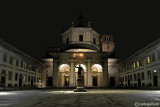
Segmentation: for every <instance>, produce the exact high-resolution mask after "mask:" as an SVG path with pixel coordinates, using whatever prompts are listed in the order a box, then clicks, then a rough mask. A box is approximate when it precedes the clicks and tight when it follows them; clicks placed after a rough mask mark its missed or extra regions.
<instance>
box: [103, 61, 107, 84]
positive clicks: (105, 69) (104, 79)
mask: <svg viewBox="0 0 160 107" xmlns="http://www.w3.org/2000/svg"><path fill="white" fill-rule="evenodd" d="M103 86H104V87H108V66H107V61H104V66H103Z"/></svg>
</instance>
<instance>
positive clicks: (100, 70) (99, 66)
mask: <svg viewBox="0 0 160 107" xmlns="http://www.w3.org/2000/svg"><path fill="white" fill-rule="evenodd" d="M91 69H92V70H93V71H95V70H96V71H98V72H102V66H101V65H100V64H94V65H93V66H92V68H91Z"/></svg>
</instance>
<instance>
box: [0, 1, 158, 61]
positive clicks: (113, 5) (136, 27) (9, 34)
mask: <svg viewBox="0 0 160 107" xmlns="http://www.w3.org/2000/svg"><path fill="white" fill-rule="evenodd" d="M104 1H107V0H104ZM80 11H81V12H82V14H83V16H84V17H85V20H90V21H91V26H92V28H93V29H94V30H96V31H97V32H98V33H100V34H105V33H114V38H115V43H116V56H117V57H119V58H123V57H127V56H129V55H131V54H133V53H134V52H136V51H137V50H139V49H141V48H143V47H144V46H146V45H147V44H149V43H151V42H152V41H154V40H156V39H157V38H158V37H159V36H160V16H159V14H160V6H159V3H156V2H146V1H145V2H131V1H130V2H115V1H114V2H103V0H99V2H94V1H93V0H90V1H85V0H84V1H83V0H81V1H79V2H78V0H73V1H70V0H63V1H62V0H59V2H9V1H8V2H7V3H2V2H0V18H1V19H0V38H1V39H3V40H5V41H7V42H8V43H10V44H12V45H13V46H15V47H17V48H18V49H20V50H22V51H23V52H25V53H27V54H28V55H30V56H32V57H34V58H36V59H40V58H42V57H44V56H45V52H44V50H45V47H52V46H53V47H58V46H60V45H61V38H60V37H61V36H60V34H61V33H62V31H63V30H67V29H68V28H70V26H71V22H72V20H75V21H76V19H77V16H78V15H79V12H80Z"/></svg>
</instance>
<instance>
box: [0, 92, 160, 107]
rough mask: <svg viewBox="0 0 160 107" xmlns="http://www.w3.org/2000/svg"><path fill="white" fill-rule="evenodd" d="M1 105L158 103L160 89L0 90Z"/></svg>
mask: <svg viewBox="0 0 160 107" xmlns="http://www.w3.org/2000/svg"><path fill="white" fill-rule="evenodd" d="M0 107H160V90H129V89H123V90H122V89H121V90H120V89H115V90H114V89H87V92H73V90H72V89H55V90H46V91H42V90H26V91H24V90H23V91H1V92H0Z"/></svg>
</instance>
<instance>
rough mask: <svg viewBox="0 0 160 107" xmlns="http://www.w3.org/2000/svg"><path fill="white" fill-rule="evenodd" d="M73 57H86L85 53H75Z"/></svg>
mask: <svg viewBox="0 0 160 107" xmlns="http://www.w3.org/2000/svg"><path fill="white" fill-rule="evenodd" d="M73 57H74V58H76V57H81V58H82V57H84V53H73Z"/></svg>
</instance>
